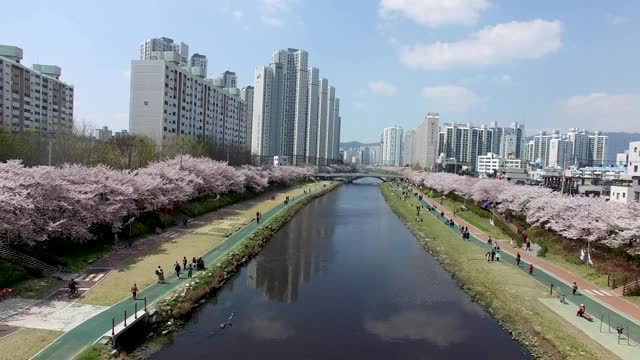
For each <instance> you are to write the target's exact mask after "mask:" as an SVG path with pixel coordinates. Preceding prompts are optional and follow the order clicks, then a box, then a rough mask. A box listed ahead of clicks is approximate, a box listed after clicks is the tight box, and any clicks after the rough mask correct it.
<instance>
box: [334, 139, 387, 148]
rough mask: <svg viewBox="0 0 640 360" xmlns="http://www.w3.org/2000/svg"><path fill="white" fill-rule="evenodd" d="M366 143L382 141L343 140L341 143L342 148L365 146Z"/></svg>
mask: <svg viewBox="0 0 640 360" xmlns="http://www.w3.org/2000/svg"><path fill="white" fill-rule="evenodd" d="M365 145H380V143H361V142H359V141H349V142H344V143H343V142H341V143H340V148H341V149H351V148H357V147H360V146H365Z"/></svg>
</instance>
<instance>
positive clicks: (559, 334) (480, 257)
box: [381, 183, 616, 359]
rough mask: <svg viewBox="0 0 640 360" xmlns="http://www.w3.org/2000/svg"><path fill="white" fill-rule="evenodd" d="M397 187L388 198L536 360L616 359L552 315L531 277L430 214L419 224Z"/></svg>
mask: <svg viewBox="0 0 640 360" xmlns="http://www.w3.org/2000/svg"><path fill="white" fill-rule="evenodd" d="M393 186H394V185H393V184H388V183H387V184H383V185H381V190H382V193H383V195H384V198H385V200H386V201H387V203H388V204H389V205H390V207H391V208H392V209H393V211H394V212H395V213H396V214H397V215H398V217H399V218H400V219H401V220H402V221H403V222H404V223H405V225H406V227H407V228H408V229H409V230H410V231H411V232H412V233H413V234H414V235H415V236H416V238H417V239H418V240H419V241H420V242H421V243H422V245H423V246H424V247H425V249H426V250H427V251H429V252H430V253H431V254H432V255H433V256H434V257H435V258H436V259H437V260H438V261H439V262H440V263H441V264H442V266H443V267H444V268H445V269H446V270H447V271H448V272H449V273H450V274H451V275H452V277H453V278H454V279H455V280H456V281H457V282H458V283H459V284H460V286H461V287H462V288H463V289H464V290H465V292H467V293H468V294H469V296H470V297H472V298H473V299H474V301H475V302H477V303H478V304H480V305H481V306H482V307H484V308H485V309H486V310H487V311H488V312H489V313H490V314H491V315H492V316H493V317H494V318H495V319H496V320H497V321H498V322H499V323H500V325H501V326H502V327H504V328H505V329H506V330H508V331H509V332H510V333H511V334H512V336H513V338H514V339H516V340H518V341H519V342H520V343H522V345H523V346H525V347H526V348H527V349H528V350H529V351H530V353H531V354H532V356H533V357H536V358H545V359H574V358H575V359H578V358H579V359H605V358H608V359H611V358H616V356H615V355H614V354H612V353H611V352H609V351H608V350H607V349H605V348H604V347H602V346H601V345H599V344H597V343H595V342H594V341H592V340H591V339H590V338H589V337H588V336H587V335H586V334H584V333H582V332H579V331H576V329H575V328H574V327H573V326H572V325H571V324H570V323H569V322H567V321H566V320H565V319H563V318H562V317H560V316H558V315H557V314H555V313H553V312H551V311H550V310H549V308H548V307H547V306H546V305H544V304H543V303H542V302H540V301H539V300H538V299H539V298H546V297H549V296H548V294H549V292H548V289H546V288H545V287H543V286H542V285H541V284H539V283H538V282H537V281H535V280H534V279H531V278H529V277H528V276H527V275H526V274H525V273H523V272H521V271H518V270H517V269H515V268H513V267H510V266H507V265H506V264H501V263H487V262H486V261H485V260H484V251H483V250H481V249H480V248H478V247H475V246H473V245H471V244H469V243H467V242H464V241H463V240H462V239H461V238H459V237H457V236H455V235H454V234H453V233H452V232H451V231H450V229H448V228H447V227H446V226H445V225H444V224H442V223H441V222H440V221H438V220H436V219H435V218H434V217H432V216H431V215H429V214H426V215H424V216H422V219H423V222H416V221H415V219H416V217H415V209H416V205H418V203H417V201H416V200H415V199H413V198H410V200H403V199H401V198H400V197H398V196H397V194H396V193H394V192H393V190H392V187H393Z"/></svg>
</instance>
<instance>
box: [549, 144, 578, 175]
mask: <svg viewBox="0 0 640 360" xmlns="http://www.w3.org/2000/svg"><path fill="white" fill-rule="evenodd" d="M571 145H572V144H571V142H570V141H569V140H566V139H561V138H555V139H551V141H549V161H548V162H547V166H548V167H553V168H558V169H562V170H564V169H567V168H568V167H569V166H571Z"/></svg>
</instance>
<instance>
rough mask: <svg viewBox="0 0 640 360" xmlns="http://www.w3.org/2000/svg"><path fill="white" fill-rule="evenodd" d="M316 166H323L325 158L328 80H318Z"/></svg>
mask: <svg viewBox="0 0 640 360" xmlns="http://www.w3.org/2000/svg"><path fill="white" fill-rule="evenodd" d="M318 102H319V106H318V109H319V110H318V150H317V151H316V152H317V154H318V165H325V164H326V161H327V158H326V153H327V143H328V141H329V139H328V138H327V128H328V127H329V125H328V124H327V119H328V116H327V106H328V104H329V80H327V79H324V78H322V79H320V96H319V97H318Z"/></svg>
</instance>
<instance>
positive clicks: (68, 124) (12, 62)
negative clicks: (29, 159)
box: [0, 45, 74, 133]
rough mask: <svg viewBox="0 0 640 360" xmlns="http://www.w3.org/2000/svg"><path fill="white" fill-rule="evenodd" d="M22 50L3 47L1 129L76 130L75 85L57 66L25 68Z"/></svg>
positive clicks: (0, 55) (0, 52) (0, 61)
mask: <svg viewBox="0 0 640 360" xmlns="http://www.w3.org/2000/svg"><path fill="white" fill-rule="evenodd" d="M21 60H22V49H21V48H19V47H16V46H9V45H0V127H2V128H4V129H6V130H8V131H10V132H21V131H23V130H25V129H34V130H36V131H39V132H41V133H54V132H59V131H71V130H72V129H73V97H74V93H73V86H72V85H69V84H67V83H64V82H62V81H60V75H61V73H62V69H61V68H60V67H58V66H55V65H40V64H34V65H33V67H32V68H31V69H29V68H28V67H26V66H24V65H22V64H21V63H20V61H21Z"/></svg>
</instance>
